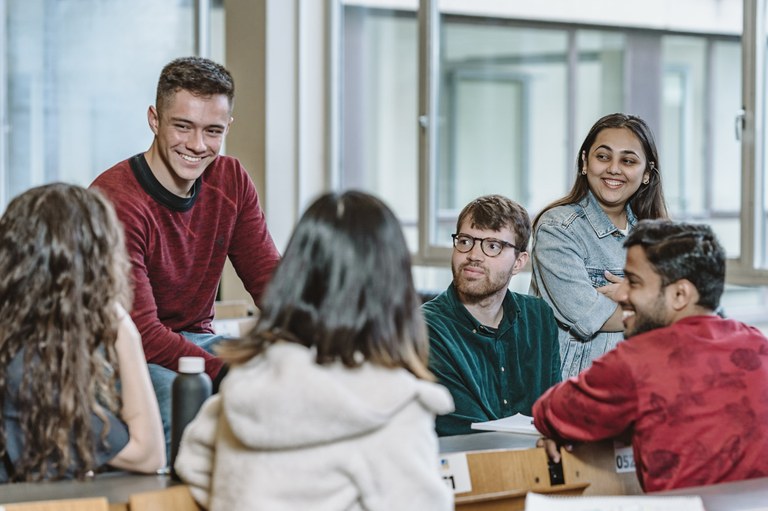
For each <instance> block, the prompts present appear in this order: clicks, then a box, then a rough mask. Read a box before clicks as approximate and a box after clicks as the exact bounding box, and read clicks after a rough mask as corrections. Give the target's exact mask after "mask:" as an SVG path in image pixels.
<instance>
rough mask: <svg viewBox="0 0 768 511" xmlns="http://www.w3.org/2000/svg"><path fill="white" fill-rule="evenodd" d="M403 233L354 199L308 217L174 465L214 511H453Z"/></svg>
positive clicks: (443, 409) (377, 206)
mask: <svg viewBox="0 0 768 511" xmlns="http://www.w3.org/2000/svg"><path fill="white" fill-rule="evenodd" d="M418 306H419V300H418V297H417V295H416V293H415V291H414V288H413V281H412V277H411V267H410V255H409V252H408V248H407V246H406V244H405V240H404V238H403V234H402V231H401V229H400V225H399V223H398V221H397V219H396V218H395V216H394V214H393V213H392V212H391V210H390V209H389V208H388V207H387V206H386V205H384V204H383V203H382V202H381V201H379V200H378V199H376V198H374V197H373V196H371V195H368V194H365V193H362V192H346V193H344V194H341V195H339V194H326V195H324V196H322V197H320V198H319V199H318V200H317V201H316V202H315V203H314V204H312V205H311V206H310V207H309V209H308V210H307V211H306V213H305V214H304V216H303V217H302V218H301V220H300V221H299V223H298V225H297V226H296V229H295V231H294V233H293V236H292V238H291V241H290V242H289V244H288V248H287V249H286V252H285V255H284V257H283V260H282V261H281V263H280V266H279V267H278V269H277V271H276V273H275V276H274V277H273V280H272V282H271V284H270V286H269V288H268V290H267V294H266V295H265V298H264V304H263V308H262V312H261V317H260V319H259V322H258V324H257V326H256V327H255V329H254V330H253V332H251V333H250V334H249V335H248V336H246V337H245V338H244V339H241V340H238V341H234V342H232V343H230V344H228V345H225V346H223V347H222V350H221V352H220V355H221V356H222V358H224V360H225V361H227V362H228V363H230V364H231V369H230V372H229V374H228V376H227V377H226V378H225V380H224V382H223V383H222V386H221V390H220V392H219V394H217V395H215V396H213V397H211V398H210V399H209V400H208V401H207V402H206V403H205V405H204V406H203V408H202V409H201V411H200V413H199V414H198V416H197V418H196V419H195V420H194V421H193V422H192V423H191V424H190V425H189V426H188V428H187V430H186V431H185V433H184V437H183V439H182V442H181V447H180V451H179V455H178V458H177V460H176V464H175V468H176V471H177V473H178V474H179V475H180V476H181V477H182V479H183V480H184V481H185V482H186V483H188V484H189V485H190V488H191V489H192V493H193V495H194V496H195V498H196V500H197V501H198V502H199V503H200V504H201V505H202V506H203V507H206V508H209V509H211V510H214V511H217V510H234V511H237V510H260V509H264V510H270V511H279V510H291V511H293V510H297V509H312V510H334V511H335V510H372V511H373V510H395V509H397V510H399V511H407V510H418V511H426V510H436V511H440V510H450V509H453V499H452V496H451V492H450V490H449V489H448V487H447V486H446V485H445V483H444V482H443V481H442V478H441V475H440V471H439V464H438V445H437V437H436V436H435V432H434V417H435V414H442V413H447V412H449V411H451V410H452V408H453V403H452V401H451V398H450V395H449V394H448V392H447V391H446V390H445V389H444V388H442V387H440V386H438V385H436V384H435V383H432V381H431V380H432V376H431V374H430V373H429V372H428V371H427V369H426V359H427V349H428V341H427V337H426V331H425V327H424V323H423V320H422V317H421V313H420V311H419V308H418Z"/></svg>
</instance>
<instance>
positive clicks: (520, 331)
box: [422, 284, 560, 436]
mask: <svg viewBox="0 0 768 511" xmlns="http://www.w3.org/2000/svg"><path fill="white" fill-rule="evenodd" d="M502 308H503V309H504V317H503V318H502V320H501V323H500V324H499V328H498V329H493V328H488V327H486V326H483V325H481V324H480V323H479V322H478V321H477V320H476V319H475V318H474V317H473V316H472V315H471V314H470V313H469V311H468V310H467V309H466V307H464V305H462V303H461V302H460V301H459V298H458V296H457V294H456V291H455V289H454V287H453V284H451V286H449V287H448V289H447V290H446V291H444V292H443V293H441V294H440V295H438V296H437V297H436V298H434V299H433V300H431V301H429V302H427V303H425V304H424V305H423V306H422V310H423V311H424V317H425V319H426V321H427V325H428V326H429V341H430V342H429V344H430V353H429V368H430V370H431V371H432V372H433V373H434V374H435V376H436V377H437V379H438V381H439V382H440V383H441V384H443V385H444V386H445V387H446V388H447V389H448V390H449V391H450V392H451V395H452V396H453V400H454V403H455V405H456V410H455V411H454V412H453V413H451V414H448V415H442V416H439V417H437V434H438V435H440V436H448V435H461V434H465V433H476V432H478V431H476V430H473V429H470V424H472V423H473V422H485V421H489V420H495V419H501V418H502V417H508V416H510V415H514V414H516V413H522V414H525V415H531V408H532V407H533V403H534V401H536V399H537V398H538V397H539V396H540V395H541V394H543V393H544V391H545V390H547V389H548V388H549V387H551V386H552V385H554V384H555V383H557V382H558V381H560V344H559V342H558V329H557V323H556V322H555V317H554V315H553V313H552V310H551V309H550V308H549V305H547V304H546V302H544V301H543V300H542V299H541V298H537V297H533V296H528V295H522V294H518V293H512V292H510V291H507V295H506V296H505V297H504V302H503V304H502Z"/></svg>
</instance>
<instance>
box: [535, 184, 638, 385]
mask: <svg viewBox="0 0 768 511" xmlns="http://www.w3.org/2000/svg"><path fill="white" fill-rule="evenodd" d="M626 211H627V221H628V226H629V228H630V229H631V228H632V227H633V226H634V225H635V224H636V223H637V218H636V217H635V215H634V213H633V212H632V210H631V208H630V207H629V204H627V208H626ZM624 240H625V236H624V235H623V234H622V233H621V231H619V229H618V228H617V227H616V226H615V225H613V223H612V222H611V221H610V219H609V218H608V215H606V214H605V212H604V211H603V209H602V208H601V207H600V204H599V203H598V202H597V200H596V199H595V197H594V196H593V195H592V193H591V192H589V193H588V195H587V196H586V197H585V198H584V199H582V200H581V201H580V202H579V203H578V204H568V205H565V206H558V207H556V208H553V209H550V210H549V211H547V212H545V213H544V214H543V215H541V218H540V219H539V222H538V224H537V226H536V228H535V231H534V233H533V248H532V251H531V267H532V271H533V275H532V278H531V288H530V291H529V293H530V294H532V295H536V296H541V297H542V298H543V299H544V300H545V301H546V302H547V303H549V305H550V306H551V307H552V310H553V311H554V312H555V318H556V319H557V322H558V326H559V327H560V335H559V339H560V360H561V361H562V372H563V374H562V377H563V380H565V379H566V378H568V377H570V376H575V375H576V374H578V373H579V372H581V371H583V370H584V369H586V368H587V367H589V366H590V365H591V364H592V361H593V360H594V359H596V358H598V357H600V356H601V355H602V354H603V353H605V352H607V351H608V350H610V349H612V348H614V347H615V346H616V344H617V343H618V342H619V341H621V340H622V339H623V334H622V333H621V332H599V330H600V327H602V326H603V324H604V323H605V322H606V321H607V320H608V318H609V317H611V315H612V314H613V312H614V310H615V309H616V302H614V301H613V300H611V299H610V298H608V297H606V296H604V295H602V294H601V293H599V292H598V291H597V290H596V288H598V287H600V286H604V285H606V284H608V281H607V279H606V278H605V275H604V272H605V270H608V271H610V272H611V273H613V274H614V275H617V276H619V277H623V276H624V259H625V250H624Z"/></svg>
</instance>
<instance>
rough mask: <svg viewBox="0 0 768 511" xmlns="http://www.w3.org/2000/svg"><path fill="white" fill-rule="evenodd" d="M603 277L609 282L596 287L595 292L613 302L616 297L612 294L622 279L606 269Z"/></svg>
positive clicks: (614, 293) (617, 288)
mask: <svg viewBox="0 0 768 511" xmlns="http://www.w3.org/2000/svg"><path fill="white" fill-rule="evenodd" d="M604 275H605V278H606V280H607V281H608V282H609V284H606V285H604V286H601V287H598V288H597V292H598V293H601V294H604V295H605V296H607V297H608V298H610V299H611V300H613V301H614V302H615V301H616V299H615V298H614V296H615V295H616V292H617V291H618V290H619V286H620V285H621V283H622V282H624V279H623V278H621V277H617V276H616V275H614V274H613V273H611V272H609V271H608V270H605V273H604Z"/></svg>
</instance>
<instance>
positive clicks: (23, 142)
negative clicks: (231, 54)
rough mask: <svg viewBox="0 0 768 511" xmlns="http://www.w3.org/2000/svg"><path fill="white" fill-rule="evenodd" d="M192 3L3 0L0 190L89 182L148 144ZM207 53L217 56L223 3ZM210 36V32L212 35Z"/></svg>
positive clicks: (9, 193)
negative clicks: (160, 82) (164, 73)
mask: <svg viewBox="0 0 768 511" xmlns="http://www.w3.org/2000/svg"><path fill="white" fill-rule="evenodd" d="M194 6H195V3H194V2H193V1H189V0H187V1H182V2H157V1H156V0H130V1H128V0H110V1H108V2H105V1H102V0H0V13H4V14H5V17H4V20H3V24H4V28H3V30H0V36H3V37H2V44H0V48H2V53H0V79H2V80H3V87H0V91H4V94H2V97H1V98H0V113H1V114H2V117H1V118H2V119H3V121H4V126H3V128H4V130H3V131H2V135H3V140H2V143H0V170H2V172H1V173H0V175H2V194H1V195H2V196H1V197H0V210H1V209H3V208H4V205H5V204H6V203H7V201H8V200H9V198H11V197H13V196H15V195H17V194H18V193H20V192H22V191H24V190H26V189H27V188H29V187H31V186H35V185H39V184H43V183H47V182H51V181H67V182H72V183H78V184H82V185H88V184H89V183H90V182H91V181H92V179H93V178H94V177H95V176H96V175H97V174H98V173H100V172H101V171H103V170H105V169H107V168H108V167H110V166H111V165H113V164H115V163H116V162H118V161H119V160H122V159H124V158H127V157H129V156H131V155H132V154H134V153H137V152H139V151H143V150H146V149H147V148H148V147H149V144H150V143H151V140H152V133H151V132H150V130H149V127H148V126H147V117H146V112H147V107H148V106H149V105H151V104H153V103H154V99H155V98H154V93H155V84H156V83H157V77H158V75H159V73H160V70H161V68H162V66H163V65H164V64H165V63H167V62H168V61H169V60H171V59H172V58H174V57H178V56H183V55H190V54H193V53H195V46H194V43H195V41H194V40H193V39H194V34H195V30H194V22H195V17H194V13H195V8H194ZM213 11H214V13H213V16H212V18H211V19H212V20H213V22H212V25H213V27H214V28H215V29H216V32H217V34H218V36H217V37H212V38H211V37H209V40H210V41H211V47H212V48H211V51H212V53H213V54H218V57H219V58H221V43H220V41H221V29H220V28H219V24H220V21H219V20H220V18H221V15H220V12H221V2H213ZM209 35H210V34H209Z"/></svg>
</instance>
